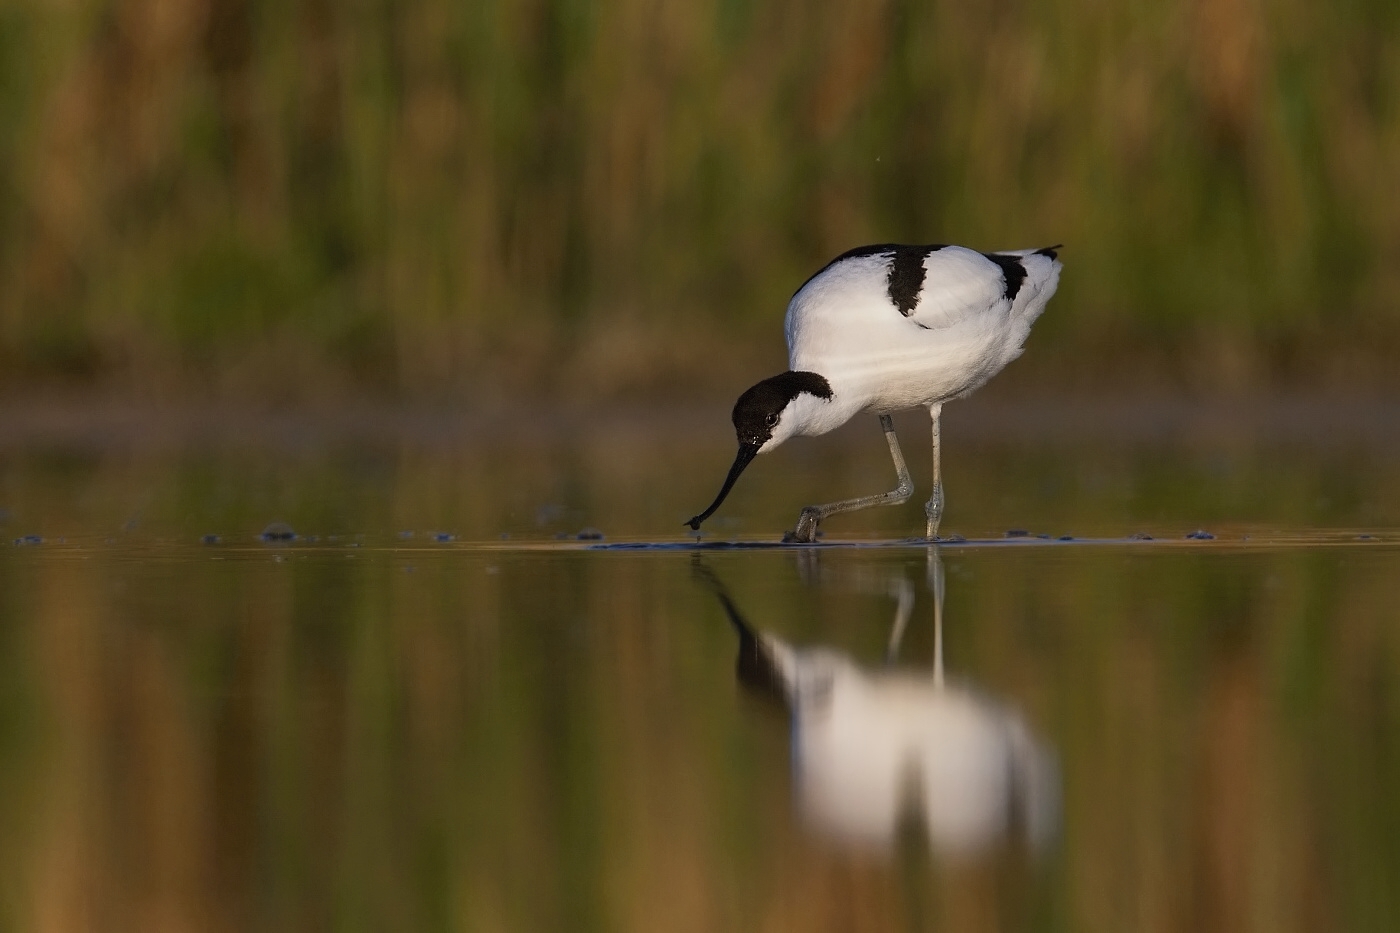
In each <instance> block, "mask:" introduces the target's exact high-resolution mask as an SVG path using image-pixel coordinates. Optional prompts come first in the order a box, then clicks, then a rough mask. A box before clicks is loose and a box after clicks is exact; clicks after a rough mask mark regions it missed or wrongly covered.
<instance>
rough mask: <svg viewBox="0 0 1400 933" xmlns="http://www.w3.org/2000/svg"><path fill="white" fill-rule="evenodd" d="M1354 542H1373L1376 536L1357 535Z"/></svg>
mask: <svg viewBox="0 0 1400 933" xmlns="http://www.w3.org/2000/svg"><path fill="white" fill-rule="evenodd" d="M1356 540H1358V541H1374V540H1376V536H1375V535H1357V536H1356Z"/></svg>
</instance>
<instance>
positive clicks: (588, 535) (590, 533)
mask: <svg viewBox="0 0 1400 933" xmlns="http://www.w3.org/2000/svg"><path fill="white" fill-rule="evenodd" d="M577 537H578V540H580V541H602V540H603V533H602V532H601V531H599V530H598V529H597V528H585V529H583V530H582V531H580V532H579V533H578V536H577Z"/></svg>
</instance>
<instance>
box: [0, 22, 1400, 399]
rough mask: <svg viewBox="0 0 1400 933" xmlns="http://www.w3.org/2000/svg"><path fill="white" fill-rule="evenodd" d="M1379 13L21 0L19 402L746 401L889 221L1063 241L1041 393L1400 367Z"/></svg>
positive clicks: (1348, 374)
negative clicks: (743, 393) (815, 273)
mask: <svg viewBox="0 0 1400 933" xmlns="http://www.w3.org/2000/svg"><path fill="white" fill-rule="evenodd" d="M1398 110H1400V7H1397V6H1396V5H1395V4H1393V3H1387V2H1383V0H1341V2H1338V3H1332V4H1326V5H1318V4H1315V3H1308V2H1304V0H1274V2H1269V3H1264V2H1257V0H1194V2H1193V0H1178V2H1170V3H1160V4H1113V3H1103V2H1096V0H1052V2H1047V3H1037V4H1032V3H1016V2H1006V3H996V4H973V5H969V4H961V3H955V2H951V0H939V2H930V3H904V2H898V0H890V2H882V0H830V2H823V3H820V4H816V3H801V2H793V0H763V2H754V3H750V2H736V0H694V2H688V3H684V4H679V3H663V2H657V0H613V2H608V3H595V2H584V0H554V2H545V0H538V2H535V0H509V2H489V0H480V2H474V3H468V4H459V3H452V2H448V0H415V2H409V3H390V2H387V0H356V2H345V3H331V2H329V0H303V2H298V3H288V4H277V3H255V2H246V0H178V2H177V0H126V2H112V0H69V2H65V3H39V2H37V0H5V2H4V3H0V192H2V193H0V393H4V394H6V395H9V396H10V397H11V398H17V397H31V396H33V395H34V394H36V393H39V394H42V393H46V392H53V391H63V392H71V391H74V390H77V391H87V392H91V391H92V390H99V391H101V392H103V393H109V394H111V395H113V396H129V397H133V398H138V399H139V398H144V399H161V398H181V399H191V398H202V397H203V398H216V399H226V398H245V399H259V400H270V401H274V402H277V401H289V402H297V401H306V400H316V399H340V398H347V397H364V396H372V397H390V398H403V399H427V400H433V399H441V400H459V399H467V398H470V399H474V400H476V401H478V402H482V403H490V402H491V401H492V400H496V401H501V400H508V399H511V398H515V397H518V396H519V395H520V394H522V393H524V394H530V395H539V396H556V397H557V396H567V397H569V398H574V399H584V400H587V399H606V398H609V397H617V396H622V395H625V394H629V393H635V392H638V391H643V390H645V391H646V392H649V393H653V395H652V397H664V396H665V394H666V393H668V392H669V393H674V394H678V393H680V392H682V391H692V390H694V389H695V388H696V387H697V386H699V387H704V388H711V389H716V390H723V391H724V392H726V393H727V392H728V391H730V390H731V389H732V388H733V384H734V382H735V381H736V380H740V381H742V380H743V379H745V378H747V377H750V376H754V375H757V374H759V373H761V372H764V371H767V370H768V369H771V368H773V367H774V366H775V365H780V362H781V360H782V356H783V349H782V346H781V338H780V333H781V331H780V323H779V322H780V320H781V316H782V311H783V307H784V304H785V301H786V299H787V297H788V296H789V294H790V293H791V291H792V290H793V288H794V287H795V286H796V285H797V284H798V283H800V282H801V281H802V280H803V279H804V278H805V277H806V275H807V274H809V273H810V272H811V271H812V270H813V269H815V268H816V267H818V266H819V265H820V264H821V263H823V262H825V261H826V259H828V258H830V256H832V255H834V254H835V253H837V252H839V251H841V250H843V249H845V248H848V247H850V246H852V245H856V244H859V243H863V242H871V241H882V240H895V241H906V242H947V241H953V242H962V243H967V244H969V245H973V246H978V247H981V248H986V249H994V248H1008V247H1020V246H1039V245H1045V244H1049V243H1059V242H1063V243H1065V244H1066V249H1065V253H1064V258H1065V260H1066V272H1065V276H1064V278H1063V281H1062V285H1061V293H1060V295H1059V296H1058V297H1057V298H1056V300H1055V302H1054V303H1053V304H1052V306H1051V313H1049V314H1047V315H1046V317H1045V318H1044V319H1043V320H1042V322H1041V323H1040V325H1038V328H1037V332H1036V334H1035V335H1034V337H1033V340H1032V349H1033V351H1034V352H1032V353H1029V354H1027V357H1026V358H1025V360H1024V361H1023V362H1021V363H1018V364H1017V367H1016V370H1017V371H1018V372H1020V373H1021V374H1022V375H1021V376H1020V377H1018V378H1020V379H1022V380H1023V381H1025V380H1029V382H1030V384H1032V385H1050V384H1053V385H1055V386H1057V387H1074V386H1089V385H1102V384H1104V383H1122V382H1125V381H1127V382H1133V383H1139V384H1141V383H1158V384H1167V385H1170V386H1173V387H1176V388H1182V387H1185V388H1196V389H1200V390H1203V391H1211V392H1213V391H1219V390H1222V389H1231V390H1238V391H1245V392H1249V391H1264V392H1267V391H1272V390H1275V389H1277V388H1278V387H1280V386H1285V385H1286V386H1290V387H1294V386H1300V385H1301V386H1305V387H1326V386H1344V387H1347V388H1358V387H1359V388H1364V389H1372V388H1377V387H1381V388H1386V389H1393V388H1394V387H1395V386H1396V384H1397V379H1396V377H1395V376H1394V374H1393V373H1394V367H1393V366H1392V365H1391V362H1390V361H1391V360H1393V359H1394V357H1395V355H1396V353H1397V350H1400V316H1397V314H1396V308H1397V305H1398V304H1400V185H1397V184H1396V182H1395V177H1396V167H1397V166H1400V120H1397V111H1398Z"/></svg>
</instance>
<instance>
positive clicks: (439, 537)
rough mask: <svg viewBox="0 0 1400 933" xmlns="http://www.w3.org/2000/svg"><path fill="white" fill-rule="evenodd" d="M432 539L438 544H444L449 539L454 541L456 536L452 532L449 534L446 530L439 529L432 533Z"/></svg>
mask: <svg viewBox="0 0 1400 933" xmlns="http://www.w3.org/2000/svg"><path fill="white" fill-rule="evenodd" d="M433 540H434V541H436V542H437V543H438V544H446V543H447V542H449V541H456V540H457V536H456V535H454V534H449V533H448V532H446V531H439V532H438V533H437V534H435V535H433Z"/></svg>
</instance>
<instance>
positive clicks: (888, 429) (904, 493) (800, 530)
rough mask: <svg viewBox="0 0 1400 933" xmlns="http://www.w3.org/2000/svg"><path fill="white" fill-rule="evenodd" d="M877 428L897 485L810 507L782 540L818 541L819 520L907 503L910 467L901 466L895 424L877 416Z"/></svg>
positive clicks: (911, 490) (909, 494)
mask: <svg viewBox="0 0 1400 933" xmlns="http://www.w3.org/2000/svg"><path fill="white" fill-rule="evenodd" d="M880 427H882V428H884V430H885V440H887V441H889V443H890V458H891V459H892V460H894V471H895V473H896V474H897V475H898V476H899V485H898V486H896V487H895V488H894V489H891V490H890V491H889V492H882V493H880V494H879V495H875V496H861V497H860V498H859V499H843V500H842V501H840V502H830V503H827V504H826V505H809V506H807V507H806V508H805V509H803V510H802V515H801V516H800V517H799V518H798V519H797V529H796V530H795V531H793V532H792V533H791V534H790V535H788V536H787V537H786V538H785V540H788V541H797V542H800V543H802V544H810V543H812V542H813V541H815V540H816V538H817V526H818V525H820V524H821V521H822V519H824V518H826V517H827V516H828V515H835V514H836V513H837V512H853V511H855V510H856V509H864V508H869V507H870V506H872V505H899V504H900V503H901V502H906V501H908V499H909V497H910V496H912V495H913V494H914V482H913V480H911V479H910V478H909V468H908V467H907V466H905V465H904V454H903V453H901V452H900V450H899V438H897V437H895V436H894V422H893V421H891V420H890V416H889V415H881V416H880Z"/></svg>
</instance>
